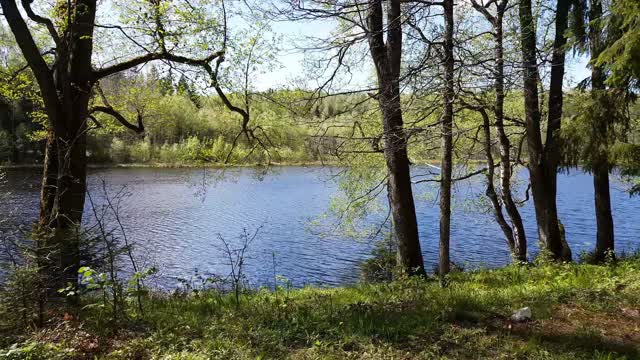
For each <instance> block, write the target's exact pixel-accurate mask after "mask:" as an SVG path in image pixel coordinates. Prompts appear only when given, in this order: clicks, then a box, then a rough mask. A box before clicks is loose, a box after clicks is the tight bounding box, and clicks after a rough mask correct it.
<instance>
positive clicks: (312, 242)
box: [0, 167, 640, 288]
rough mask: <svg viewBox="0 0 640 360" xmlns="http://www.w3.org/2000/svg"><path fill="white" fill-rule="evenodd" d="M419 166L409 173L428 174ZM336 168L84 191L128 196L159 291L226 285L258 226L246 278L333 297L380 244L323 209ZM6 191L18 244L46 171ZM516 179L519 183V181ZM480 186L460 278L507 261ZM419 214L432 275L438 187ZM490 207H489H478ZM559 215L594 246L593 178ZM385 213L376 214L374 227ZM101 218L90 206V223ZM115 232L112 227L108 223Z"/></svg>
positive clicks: (564, 185) (462, 240)
mask: <svg viewBox="0 0 640 360" xmlns="http://www.w3.org/2000/svg"><path fill="white" fill-rule="evenodd" d="M426 170H427V169H426V168H422V167H416V168H414V169H413V173H414V174H418V173H421V172H426ZM339 171H340V168H332V167H276V168H273V169H272V170H270V171H269V172H268V173H266V174H265V173H263V172H262V171H261V170H256V169H251V168H237V169H231V170H225V171H224V172H223V171H222V170H219V169H218V170H216V169H207V170H203V169H159V168H158V169H152V168H112V169H92V170H91V171H90V177H89V191H90V193H91V194H92V199H93V202H94V204H95V206H96V207H97V208H100V205H101V204H104V203H105V201H104V193H103V191H102V182H103V181H104V183H105V184H106V187H107V190H108V192H109V194H110V196H114V195H115V194H117V193H119V192H121V194H123V196H121V197H120V198H119V201H120V209H121V210H120V218H121V221H122V223H123V225H124V228H125V230H126V234H127V238H128V239H129V240H130V241H131V242H134V243H136V244H137V248H136V255H137V256H138V257H139V258H140V259H142V260H144V261H145V263H147V264H155V265H157V266H158V268H159V269H160V276H159V277H158V284H159V286H161V287H165V288H167V287H173V286H175V285H176V284H177V279H178V278H182V279H189V278H192V277H193V276H194V275H195V273H196V271H197V272H198V273H199V274H211V273H215V274H226V272H227V265H226V263H227V261H226V258H225V256H224V252H223V251H222V242H221V241H220V238H219V236H222V237H223V238H224V239H226V240H227V241H228V242H230V243H232V244H233V243H237V242H238V241H239V240H238V236H239V235H240V234H241V233H242V231H243V229H247V231H248V232H249V233H253V232H254V231H255V230H256V229H257V228H258V227H261V228H260V230H259V232H258V234H257V236H256V238H255V240H254V241H253V243H252V244H251V245H250V247H249V251H248V254H247V260H246V262H247V265H246V266H247V267H246V270H247V277H248V279H249V281H250V282H251V284H253V285H255V286H259V285H267V286H272V284H273V282H274V274H277V275H278V276H282V277H284V278H286V279H289V280H290V281H291V282H292V283H293V285H294V286H303V285H306V284H313V285H319V286H335V285H340V284H345V283H351V282H354V281H357V279H358V276H359V270H358V264H359V262H360V261H362V260H363V259H366V258H367V257H368V256H369V254H370V251H371V249H372V247H373V245H374V242H375V241H374V240H371V239H364V240H363V239H356V238H353V237H352V236H350V235H348V234H347V233H346V232H345V231H343V230H342V229H340V228H339V227H338V226H336V223H337V221H338V220H337V218H336V217H335V216H333V215H332V214H331V213H330V212H329V211H328V210H329V205H330V200H331V198H332V196H334V194H335V193H336V189H337V185H336V183H335V182H334V181H333V180H332V179H333V176H332V175H335V174H336V173H337V172H339ZM6 173H7V179H6V180H7V182H6V183H5V184H4V185H0V192H2V191H6V190H7V189H11V193H10V194H9V196H8V197H7V198H6V199H5V200H4V201H3V202H2V203H1V204H0V214H2V215H1V217H0V219H2V218H4V219H5V221H4V222H3V223H2V224H1V225H0V231H1V233H0V236H4V237H7V238H8V237H16V238H20V237H21V236H23V235H21V234H20V230H18V229H19V228H22V231H26V230H28V229H29V226H30V224H31V223H33V221H35V220H36V219H37V215H38V196H39V190H40V189H39V183H40V179H39V171H38V170H33V169H11V170H7V171H6ZM524 175H525V173H524V172H523V173H521V174H520V176H524ZM483 180H484V178H483V177H478V178H477V179H475V180H469V181H464V182H461V183H458V184H457V185H456V192H455V201H454V210H453V217H452V235H451V256H452V260H453V261H454V262H455V263H457V264H459V265H461V266H463V267H465V268H476V267H496V266H501V265H504V264H506V263H508V261H509V254H508V251H507V248H506V244H505V241H504V239H503V237H502V233H501V232H500V229H499V227H498V226H497V224H496V223H495V221H494V220H493V217H492V216H491V214H490V213H488V212H487V211H486V201H485V199H484V196H483V195H482V194H483V192H484V186H483V185H482V181H483ZM415 193H416V198H417V215H418V221H419V227H420V236H421V242H422V250H423V253H424V259H425V263H426V264H425V267H426V268H427V270H431V269H433V268H434V267H435V266H436V264H437V254H438V244H437V242H438V221H439V214H438V204H437V201H438V200H437V191H436V190H435V184H434V183H429V185H428V184H418V185H416V186H415ZM611 195H612V202H613V204H612V205H613V211H614V221H615V226H616V248H617V250H620V251H623V250H626V251H632V250H635V249H638V248H640V240H639V239H638V234H640V199H638V198H630V197H629V195H628V194H627V193H626V192H624V188H623V186H622V185H621V184H617V183H616V182H615V181H612V191H611ZM483 204H484V205H483ZM558 207H559V212H560V216H561V220H562V222H563V223H564V225H565V228H566V235H567V239H568V242H569V244H570V245H571V248H572V250H573V254H574V256H576V257H577V255H578V254H579V253H580V252H581V251H590V250H592V249H593V247H594V243H595V233H596V228H595V219H594V209H593V188H592V178H591V176H590V175H588V174H585V173H582V172H580V171H577V170H576V171H573V172H571V173H569V174H561V175H560V176H559V179H558ZM521 211H522V216H523V218H524V223H525V227H526V230H527V236H528V240H529V251H530V254H535V253H536V252H537V239H536V238H537V234H536V228H535V218H534V213H533V208H532V204H531V201H529V202H528V203H526V204H525V205H524V206H523V207H522V208H521ZM385 216H386V210H384V209H381V211H380V213H374V214H371V215H370V216H369V217H368V221H369V222H370V223H371V225H375V224H377V223H378V222H379V221H380V220H381V219H384V218H385ZM93 219H94V217H93V216H92V210H91V206H90V203H89V201H87V206H86V208H85V221H86V222H87V225H88V226H89V225H90V224H91V223H92V221H93ZM107 222H108V223H109V224H108V226H109V227H110V228H113V229H115V223H114V222H113V219H111V220H109V221H107Z"/></svg>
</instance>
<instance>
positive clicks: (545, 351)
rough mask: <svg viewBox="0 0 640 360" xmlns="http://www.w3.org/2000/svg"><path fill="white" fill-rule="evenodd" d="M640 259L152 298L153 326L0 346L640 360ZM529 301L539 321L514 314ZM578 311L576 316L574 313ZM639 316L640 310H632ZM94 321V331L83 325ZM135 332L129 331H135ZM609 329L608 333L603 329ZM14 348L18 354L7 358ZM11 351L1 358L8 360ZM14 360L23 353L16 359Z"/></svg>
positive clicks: (149, 322)
mask: <svg viewBox="0 0 640 360" xmlns="http://www.w3.org/2000/svg"><path fill="white" fill-rule="evenodd" d="M639 275H640V262H639V261H638V258H637V257H631V258H628V259H621V260H619V261H617V262H612V263H609V264H607V265H604V266H595V265H586V264H581V265H577V264H545V265H540V266H536V267H530V266H529V267H528V266H515V265H514V266H509V267H506V268H503V269H496V270H480V271H474V272H459V273H453V274H451V278H450V285H449V287H447V288H441V287H440V286H439V285H438V283H437V282H436V281H431V280H429V279H421V278H401V279H398V280H396V281H393V282H390V283H384V284H359V285H355V286H351V287H344V288H332V289H321V288H302V289H293V290H291V289H288V288H287V289H285V288H283V287H279V288H278V289H277V290H276V291H275V292H270V291H267V290H265V289H261V290H257V291H253V292H244V293H243V294H242V298H243V299H242V306H240V307H236V305H235V300H234V295H233V294H224V293H219V292H217V291H214V290H207V291H198V292H194V293H193V294H191V295H187V296H185V295H181V296H171V295H161V294H158V295H155V296H152V297H151V298H150V299H149V302H148V305H147V307H146V308H147V313H146V314H145V318H144V324H145V327H144V330H142V329H140V328H139V327H136V326H135V325H131V326H132V329H138V330H137V331H136V332H127V333H126V334H127V335H126V337H124V338H123V337H119V338H118V339H119V340H118V341H115V342H108V341H107V342H108V343H110V344H112V345H110V346H105V347H101V348H99V349H94V350H86V349H85V350H83V348H82V347H81V346H75V347H72V346H71V345H72V344H74V343H77V342H74V341H73V340H71V339H73V336H74V334H76V335H75V336H76V337H81V336H84V337H86V336H87V335H84V334H86V333H85V332H86V331H88V332H89V333H101V332H100V331H99V329H96V328H95V326H97V324H98V323H96V322H94V319H95V316H98V313H96V312H93V310H91V311H92V312H86V313H85V314H83V319H84V323H83V325H82V326H81V327H74V326H73V325H71V324H68V325H67V327H66V329H67V330H66V331H67V332H68V333H69V334H68V336H67V337H64V338H65V339H67V340H65V342H63V343H61V342H57V341H56V340H55V339H56V338H52V339H51V340H48V341H41V342H35V341H27V342H25V343H20V344H17V345H14V346H13V348H12V349H7V350H3V351H2V353H0V354H7V353H9V352H11V351H12V352H13V353H12V354H13V355H12V356H14V357H13V358H16V357H15V356H18V355H15V354H23V353H33V354H42V355H38V356H40V357H36V356H35V355H34V357H33V358H36V359H37V358H55V356H58V357H59V358H74V357H76V358H77V357H84V358H91V357H93V356H94V355H95V356H96V357H97V358H105V359H131V358H142V359H148V358H167V359H173V358H179V359H200V358H220V359H228V358H233V359H273V358H277V359H281V358H292V359H299V358H302V359H343V358H350V359H359V358H370V359H386V358H401V359H402V358H411V359H462V358H475V359H489V358H505V359H513V358H522V359H585V360H586V359H609V358H610V359H625V358H626V359H633V358H636V357H637V356H638V354H639V351H640V349H639V348H638V344H637V343H633V342H625V340H624V339H625V338H626V336H628V334H630V333H629V331H631V332H633V331H634V330H633V329H634V327H635V326H637V323H636V322H635V320H634V319H633V318H625V317H624V316H622V315H620V314H619V313H620V311H622V310H621V309H634V308H635V309H637V308H638V306H640V282H639V279H640V276H639ZM523 306H529V307H530V308H531V309H532V312H533V322H532V323H514V322H512V321H511V320H509V317H510V316H511V314H512V313H513V312H514V311H515V310H517V309H519V308H521V307H523ZM565 310H568V311H569V313H568V314H569V315H566V313H564V312H563V311H565ZM629 316H632V315H629ZM81 329H82V330H81ZM123 331H124V329H123ZM601 331H606V335H602V334H603V333H602V332H601ZM5 356H6V355H5ZM1 358H2V355H0V359H1ZM7 358H9V359H12V358H11V357H7Z"/></svg>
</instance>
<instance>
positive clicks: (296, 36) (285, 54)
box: [254, 21, 590, 90]
mask: <svg viewBox="0 0 640 360" xmlns="http://www.w3.org/2000/svg"><path fill="white" fill-rule="evenodd" d="M272 27H273V31H274V32H275V33H277V34H280V35H282V37H283V43H282V49H281V51H280V53H279V54H278V58H279V61H280V65H281V66H282V67H281V68H280V69H276V70H275V71H271V72H267V73H261V74H256V76H255V78H254V79H255V80H254V86H255V87H256V89H257V90H267V89H273V88H279V87H282V86H284V85H290V84H291V83H293V82H294V81H295V80H296V79H297V78H299V77H301V76H303V75H305V72H306V71H307V70H306V69H305V67H304V60H305V54H304V51H302V50H299V49H296V48H295V43H296V42H300V41H303V39H304V37H305V36H314V37H320V38H324V37H329V35H330V33H331V31H332V30H333V29H334V23H332V22H331V21H322V22H319V21H314V22H310V21H307V22H301V21H297V22H292V21H285V22H278V23H273V24H272ZM587 62H588V58H587V57H585V56H577V57H574V55H573V53H572V52H571V51H569V52H568V53H567V62H566V64H565V69H566V74H565V88H567V89H569V88H573V87H575V86H576V85H577V84H578V83H579V82H580V81H582V80H583V79H585V78H586V77H588V76H589V75H590V70H589V69H588V67H587ZM371 74H372V69H371V66H370V65H367V66H363V67H362V68H361V69H359V70H358V73H357V74H355V77H356V78H355V79H354V81H355V82H358V83H362V82H366V81H367V79H368V78H369V77H370V76H371Z"/></svg>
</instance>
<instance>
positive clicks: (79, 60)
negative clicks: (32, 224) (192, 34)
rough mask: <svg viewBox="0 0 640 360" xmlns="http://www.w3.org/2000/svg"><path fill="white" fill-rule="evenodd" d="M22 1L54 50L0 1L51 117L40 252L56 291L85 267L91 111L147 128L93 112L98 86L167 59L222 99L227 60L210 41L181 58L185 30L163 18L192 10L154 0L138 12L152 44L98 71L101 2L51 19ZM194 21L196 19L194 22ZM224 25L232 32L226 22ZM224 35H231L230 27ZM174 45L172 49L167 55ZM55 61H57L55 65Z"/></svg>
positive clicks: (87, 2)
mask: <svg viewBox="0 0 640 360" xmlns="http://www.w3.org/2000/svg"><path fill="white" fill-rule="evenodd" d="M21 4H22V7H23V11H24V13H26V15H27V16H28V18H29V19H30V20H31V21H32V22H34V23H35V24H37V25H38V26H42V27H44V28H46V30H47V32H48V34H49V36H50V45H51V46H53V48H54V51H41V50H40V48H41V47H42V46H38V44H37V43H36V41H35V40H34V37H33V35H32V32H31V30H30V28H29V26H28V25H27V23H26V22H25V19H24V18H23V17H22V14H21V12H20V10H19V9H18V6H17V3H16V1H15V0H1V1H0V5H1V6H2V10H3V14H4V17H5V19H6V21H7V23H8V24H9V27H10V29H11V31H12V33H13V35H14V36H15V39H16V42H17V43H18V45H19V47H20V49H21V51H22V53H23V56H24V58H25V59H26V61H27V63H28V65H29V68H30V69H31V71H32V72H33V74H34V76H35V78H36V81H37V83H38V86H39V89H40V95H41V97H42V99H43V103H44V109H45V112H46V115H47V117H48V126H49V129H48V131H49V134H48V138H47V147H46V155H45V161H44V164H45V167H44V174H43V185H42V194H41V199H40V220H39V228H40V231H39V232H40V233H42V239H41V241H40V242H41V247H40V249H41V251H42V252H51V253H52V254H48V256H44V255H45V254H40V255H41V259H44V258H45V257H46V258H48V259H52V260H51V261H50V262H48V263H47V264H46V265H45V268H46V272H48V273H49V274H50V275H51V278H52V283H51V286H52V288H53V289H54V290H56V289H58V288H59V287H63V285H65V284H66V283H69V282H70V283H72V284H75V283H76V281H77V269H78V268H79V266H80V262H81V258H80V257H81V254H80V253H79V252H80V250H79V242H78V241H79V240H78V237H77V236H76V235H75V234H74V230H75V229H76V227H77V226H79V225H80V224H81V220H82V212H83V208H84V202H85V190H86V177H87V157H86V138H87V132H88V131H89V130H90V129H91V127H90V126H89V119H90V118H91V117H92V112H104V113H107V114H109V115H112V116H114V117H115V118H116V119H117V120H118V121H120V122H122V123H123V124H124V125H125V126H127V125H128V126H127V127H131V128H136V129H138V130H142V129H141V127H140V126H136V125H132V124H130V123H129V122H128V121H127V120H126V119H125V118H124V117H123V116H121V115H120V114H119V113H118V112H117V111H115V110H114V109H113V108H111V107H109V106H108V104H104V105H105V106H96V107H93V108H91V107H90V102H91V100H92V97H93V94H94V93H95V91H94V87H95V86H96V85H97V84H98V82H99V81H100V79H103V78H105V77H108V76H111V75H113V74H117V73H119V72H121V71H125V70H127V69H132V68H135V67H137V66H140V65H144V64H146V63H148V62H150V61H155V60H163V61H168V62H173V63H180V64H184V65H189V66H197V67H199V68H202V69H204V70H205V71H206V73H207V74H208V75H209V76H210V78H211V82H212V86H213V87H214V88H215V89H216V91H217V92H218V93H219V94H221V97H222V98H223V99H224V93H223V92H222V90H221V89H220V88H219V86H218V83H217V72H216V71H217V66H219V64H220V63H221V61H222V60H223V54H224V46H223V47H222V50H218V51H212V50H208V49H209V48H210V44H209V45H208V46H203V47H202V48H204V49H207V51H208V52H209V53H208V54H206V55H204V56H203V57H201V58H189V57H187V56H184V55H180V54H176V53H175V52H173V51H179V50H184V47H181V46H179V45H180V43H179V42H178V41H176V37H178V38H179V37H181V36H183V35H185V33H184V32H180V31H178V30H177V29H176V30H175V31H171V32H168V31H167V30H166V26H167V24H165V23H164V22H163V20H164V18H165V17H167V16H168V15H172V16H181V15H184V14H188V15H189V16H194V14H193V13H192V12H189V11H184V12H177V11H176V12H175V13H170V9H171V4H170V3H169V2H165V1H163V0H150V1H148V2H144V3H143V4H141V7H140V8H139V10H140V11H143V13H144V15H145V16H144V19H148V20H149V22H150V24H148V25H149V26H148V27H147V28H148V29H151V30H150V31H149V32H147V33H143V34H140V35H141V36H146V39H148V41H149V44H147V45H148V46H144V45H142V44H140V43H139V42H135V41H134V43H135V45H136V47H137V51H142V52H143V53H142V54H139V55H138V56H134V57H131V58H129V59H128V60H125V61H123V62H119V63H114V64H112V65H109V66H103V67H101V68H98V69H95V68H94V66H93V63H92V58H95V57H96V54H94V39H95V34H94V30H95V29H96V28H97V25H96V21H95V20H96V14H97V7H98V3H97V2H96V1H95V0H77V1H75V2H64V1H58V2H56V3H55V5H54V8H53V10H52V12H53V14H54V17H53V18H52V19H48V18H45V17H43V16H40V15H38V14H36V13H35V11H34V9H32V2H31V1H29V0H23V1H21ZM119 6H120V5H119ZM192 20H193V21H194V22H195V21H197V19H193V18H192ZM184 24H185V23H184V22H183V23H182V25H181V27H185V26H184ZM211 25H212V24H210V23H207V24H196V25H195V26H194V28H195V29H196V30H201V29H202V28H203V27H204V28H208V29H210V27H208V26H211ZM224 26H225V28H226V21H225V22H224ZM100 28H101V29H104V28H107V29H115V30H116V31H120V32H122V33H124V34H125V37H126V38H127V39H130V37H127V34H126V32H125V30H124V28H123V27H122V26H119V25H113V26H104V25H101V26H100ZM138 28H142V27H138ZM209 31H210V30H209ZM222 32H226V29H225V30H224V31H222ZM168 43H171V44H168ZM46 45H49V44H46ZM46 45H45V46H46ZM169 45H171V47H169ZM189 45H190V46H191V45H194V44H189ZM170 48H171V49H173V50H172V51H169V50H168V49H170ZM50 58H52V60H49V59H50ZM214 60H216V64H217V65H216V67H215V68H214V67H212V66H211V65H210V63H211V62H213V61H214ZM227 102H228V101H227ZM139 123H140V121H139ZM139 125H140V124H139Z"/></svg>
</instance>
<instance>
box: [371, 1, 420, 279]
mask: <svg viewBox="0 0 640 360" xmlns="http://www.w3.org/2000/svg"><path fill="white" fill-rule="evenodd" d="M387 11H388V13H387V16H388V18H387V23H388V24H389V25H388V27H387V41H386V44H385V41H384V30H383V10H382V1H381V0H373V1H370V2H369V9H368V13H367V26H368V40H369V49H370V52H371V56H372V58H373V62H374V64H375V67H376V73H377V77H378V84H379V87H380V94H379V96H378V102H379V106H380V110H381V112H382V124H383V131H384V141H385V149H384V155H385V160H386V164H387V171H388V196H389V204H390V207H391V217H392V221H393V233H394V236H395V238H396V241H397V245H398V255H397V258H398V266H399V268H400V269H401V270H402V271H404V272H405V273H408V274H424V263H423V259H422V251H421V249H420V241H419V235H418V222H417V219H416V211H415V204H414V199H413V191H412V189H411V175H410V162H409V157H408V155H407V135H406V133H405V131H404V126H403V119H402V106H401V103H400V62H401V56H402V29H401V23H400V15H401V10H400V0H391V1H389V6H388V10H387Z"/></svg>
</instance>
